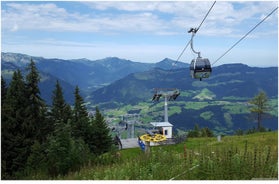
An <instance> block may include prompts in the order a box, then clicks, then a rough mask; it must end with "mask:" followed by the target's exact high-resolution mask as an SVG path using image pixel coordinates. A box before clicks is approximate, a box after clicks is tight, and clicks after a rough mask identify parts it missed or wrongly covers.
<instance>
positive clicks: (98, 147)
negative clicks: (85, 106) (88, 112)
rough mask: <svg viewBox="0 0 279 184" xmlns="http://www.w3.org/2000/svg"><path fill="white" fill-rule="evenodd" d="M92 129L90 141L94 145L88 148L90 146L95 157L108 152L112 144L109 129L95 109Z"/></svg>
mask: <svg viewBox="0 0 279 184" xmlns="http://www.w3.org/2000/svg"><path fill="white" fill-rule="evenodd" d="M92 127H93V129H92V131H94V134H93V136H92V138H93V139H92V140H94V143H93V145H89V147H90V146H91V147H92V149H93V152H94V153H95V154H97V155H100V154H102V153H105V152H108V151H110V150H111V148H112V144H113V142H112V137H111V135H110V129H109V128H108V126H107V124H106V122H105V119H104V116H103V115H102V114H101V113H100V111H99V109H98V108H97V107H96V113H95V117H94V118H93V126H92Z"/></svg>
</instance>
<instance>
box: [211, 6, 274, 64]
mask: <svg viewBox="0 0 279 184" xmlns="http://www.w3.org/2000/svg"><path fill="white" fill-rule="evenodd" d="M277 9H278V7H276V8H275V9H274V10H272V12H270V13H269V14H268V15H267V16H266V17H265V18H264V19H263V20H261V21H260V22H259V23H258V24H257V25H255V26H254V27H253V28H252V29H251V30H250V31H248V32H247V33H246V34H245V35H244V36H243V37H242V38H240V39H239V40H238V41H237V42H236V43H235V44H233V45H232V46H231V47H230V48H229V49H228V50H227V51H226V52H224V54H222V55H221V56H220V57H219V58H218V59H216V60H215V61H214V62H213V63H212V65H214V64H215V63H217V62H218V61H219V60H220V59H221V58H223V57H224V56H225V55H226V54H227V53H228V52H230V51H231V50H232V49H233V48H234V47H235V46H236V45H237V44H239V42H241V41H242V40H243V39H244V38H246V37H247V36H248V35H249V34H250V33H251V32H252V31H254V30H255V29H256V28H257V27H258V26H259V25H260V24H261V23H263V22H264V21H265V20H266V19H267V18H268V17H269V16H271V15H272V14H273V13H274V12H275V11H276V10H277Z"/></svg>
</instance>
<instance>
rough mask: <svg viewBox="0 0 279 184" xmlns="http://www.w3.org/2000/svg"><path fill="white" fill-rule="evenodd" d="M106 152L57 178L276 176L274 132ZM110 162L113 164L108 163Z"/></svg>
mask: <svg viewBox="0 0 279 184" xmlns="http://www.w3.org/2000/svg"><path fill="white" fill-rule="evenodd" d="M119 152H120V154H121V156H120V158H118V157H114V155H113V154H106V155H104V156H103V158H106V159H107V162H103V163H102V164H99V165H98V166H97V165H94V166H90V167H89V166H88V167H86V168H83V169H81V170H80V171H79V172H76V173H71V174H69V175H68V176H65V177H61V178H58V179H67V180H68V179H70V180H72V179H75V180H83V179H89V180H127V179H129V180H169V179H175V180H188V179H195V180H201V179H205V180H209V179H218V180H224V179H232V180H240V179H248V180H250V179H253V178H278V175H277V173H278V132H267V133H256V134H250V135H245V136H226V137H223V138H222V141H221V142H217V140H216V138H191V139H188V140H187V141H186V142H184V143H181V144H177V145H170V146H158V147H152V148H151V153H150V154H149V155H148V154H144V153H143V152H142V151H141V150H140V149H139V148H133V149H126V150H121V151H119ZM112 161H113V163H112Z"/></svg>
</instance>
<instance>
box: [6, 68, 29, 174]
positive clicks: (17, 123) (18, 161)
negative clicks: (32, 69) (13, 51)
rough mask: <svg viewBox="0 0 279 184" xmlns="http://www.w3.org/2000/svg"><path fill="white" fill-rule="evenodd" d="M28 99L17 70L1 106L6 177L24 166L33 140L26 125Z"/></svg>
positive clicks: (20, 75)
mask: <svg viewBox="0 0 279 184" xmlns="http://www.w3.org/2000/svg"><path fill="white" fill-rule="evenodd" d="M27 100H28V99H27V98H26V88H25V83H24V80H23V76H22V74H21V72H20V71H19V70H17V71H15V72H14V74H13V78H12V81H11V83H10V87H9V88H8V90H7V95H6V98H5V100H4V103H3V106H2V108H1V113H2V116H1V121H2V122H1V154H2V155H1V156H2V158H1V162H2V163H1V168H2V170H1V172H2V173H1V174H2V176H3V178H4V179H5V178H13V177H14V174H15V173H16V172H18V171H20V170H22V169H23V168H24V166H25V163H26V161H27V157H28V154H29V151H30V143H31V140H30V139H28V138H27V137H26V134H25V131H26V128H25V127H24V122H25V120H26V112H25V109H26V107H27Z"/></svg>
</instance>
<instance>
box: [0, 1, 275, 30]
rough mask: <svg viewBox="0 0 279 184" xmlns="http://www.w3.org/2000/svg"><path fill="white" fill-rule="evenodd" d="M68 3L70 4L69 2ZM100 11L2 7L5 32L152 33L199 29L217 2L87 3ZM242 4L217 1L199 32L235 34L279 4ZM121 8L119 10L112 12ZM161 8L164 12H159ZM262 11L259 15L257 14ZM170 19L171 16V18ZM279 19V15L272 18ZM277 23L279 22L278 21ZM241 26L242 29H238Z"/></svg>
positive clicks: (20, 5)
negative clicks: (244, 24)
mask: <svg viewBox="0 0 279 184" xmlns="http://www.w3.org/2000/svg"><path fill="white" fill-rule="evenodd" d="M65 3H67V2H65ZM85 4H86V5H87V6H90V7H91V8H92V11H93V12H94V10H101V11H102V12H99V13H98V14H93V13H92V14H90V13H83V12H75V13H73V12H69V11H68V10H67V9H65V8H61V7H58V6H57V5H56V4H55V3H40V4H33V3H31V2H29V3H19V2H16V3H6V6H7V9H5V10H2V27H3V30H4V31H7V30H9V31H19V30H43V31H54V32H63V31H72V32H99V33H117V32H148V33H150V34H158V35H170V34H184V33H185V29H189V28H190V27H197V26H198V25H199V24H200V22H201V20H202V19H203V17H204V15H205V14H206V13H207V11H208V9H209V8H210V6H211V5H212V2H211V1H207V2H185V1H178V2H176V1H171V2H160V1H155V2H153V1H151V2H117V1H116V2H103V1H102V2H86V3H85ZM240 4H241V7H240V8H236V7H235V6H234V4H233V2H230V1H229V2H223V1H221V2H219V1H218V2H217V3H216V4H215V6H214V7H213V9H212V11H211V13H210V14H209V16H208V18H207V19H206V21H205V23H204V24H203V26H202V28H201V29H203V30H202V31H200V33H199V34H205V35H213V34H214V32H215V34H216V35H217V34H218V35H229V34H232V33H233V32H234V31H236V29H237V30H240V29H241V27H242V26H241V25H242V24H243V22H244V21H245V20H249V19H255V20H254V21H255V22H257V21H259V18H260V17H261V16H262V15H263V14H267V13H269V11H270V10H271V9H272V8H274V7H275V5H276V3H272V2H271V3H265V2H245V3H241V2H240ZM113 9H114V10H119V11H118V13H117V14H115V13H113V12H110V11H109V10H113ZM158 12H161V14H159V13H158ZM255 15H257V17H258V18H257V19H256V18H255ZM166 17H168V18H166ZM275 20H276V21H277V17H276V16H274V17H273V19H272V20H269V21H272V22H274V21H275ZM276 23H277V22H276ZM237 26H239V27H237Z"/></svg>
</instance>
